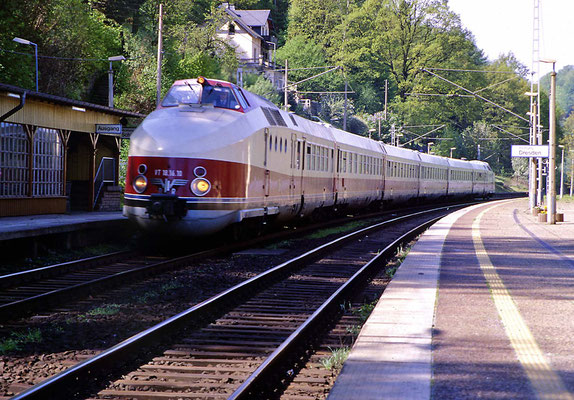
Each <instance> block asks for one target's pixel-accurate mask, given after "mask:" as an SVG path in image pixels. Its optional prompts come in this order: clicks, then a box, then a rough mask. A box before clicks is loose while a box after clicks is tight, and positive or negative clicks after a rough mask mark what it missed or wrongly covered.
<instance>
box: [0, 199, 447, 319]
mask: <svg viewBox="0 0 574 400" xmlns="http://www.w3.org/2000/svg"><path fill="white" fill-rule="evenodd" d="M449 206H452V205H449ZM387 212H388V211H387ZM382 214H384V213H382ZM380 215H381V213H380V212H379V213H372V214H366V215H363V216H361V217H360V218H359V219H367V218H372V217H375V216H380ZM349 222H350V221H349ZM341 223H344V221H343V219H337V220H334V221H330V222H328V223H323V224H320V227H321V228H325V227H329V226H334V225H340V224H341ZM314 229H317V225H316V224H314V225H308V226H306V227H303V228H300V229H298V230H297V232H294V231H293V232H289V233H287V234H286V233H285V232H279V233H275V234H271V235H269V236H266V237H261V238H255V239H251V240H247V241H245V242H241V243H234V244H231V245H226V246H222V247H217V248H213V249H208V250H203V251H200V252H197V253H193V254H188V255H185V256H181V257H178V258H174V259H170V260H165V261H161V262H156V263H153V264H148V265H145V266H139V267H133V268H131V269H129V270H125V271H121V272H116V273H114V274H111V275H108V276H105V277H100V278H96V279H92V280H89V281H85V282H82V283H77V284H75V285H70V286H67V287H65V288H59V289H54V290H51V291H48V292H45V293H41V294H38V295H36V296H32V297H28V298H25V299H20V300H16V301H13V302H11V303H6V304H2V305H0V320H7V319H12V320H13V319H15V318H18V317H22V316H24V315H26V314H29V313H31V312H33V311H38V310H42V309H44V310H45V309H47V308H49V307H51V306H53V305H57V303H58V302H59V301H61V300H62V299H66V298H76V297H77V296H86V295H88V294H91V293H94V292H95V291H96V290H98V289H99V288H102V287H110V286H115V285H118V284H121V283H122V282H125V281H133V280H134V279H136V278H141V277H147V276H151V275H153V274H156V273H160V272H163V271H166V270H169V269H176V268H178V267H179V266H182V265H185V263H187V262H190V261H194V260H196V259H202V258H206V257H211V256H214V255H217V254H220V253H224V252H233V251H238V250H241V249H244V248H248V247H249V246H253V245H257V244H262V243H267V242H270V241H273V240H277V239H284V238H285V236H287V237H289V236H292V235H295V234H297V235H300V234H302V233H304V232H308V231H311V230H314ZM129 254H132V253H130V252H115V253H110V254H106V255H101V256H95V257H91V258H87V259H82V260H76V261H70V262H66V263H61V264H56V265H52V266H47V267H41V268H36V269H33V270H29V271H22V272H17V273H14V274H9V275H5V276H1V277H0V289H9V288H13V287H15V285H17V284H22V283H29V282H33V281H35V280H38V279H44V278H52V277H56V276H58V275H63V274H65V273H68V272H72V271H75V270H79V269H80V268H82V267H84V266H85V265H86V264H87V265H90V264H93V263H102V262H105V261H110V260H114V259H117V258H120V257H122V256H126V255H129Z"/></svg>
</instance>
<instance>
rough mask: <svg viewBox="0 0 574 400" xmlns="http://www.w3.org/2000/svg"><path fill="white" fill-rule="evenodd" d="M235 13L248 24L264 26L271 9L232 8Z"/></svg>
mask: <svg viewBox="0 0 574 400" xmlns="http://www.w3.org/2000/svg"><path fill="white" fill-rule="evenodd" d="M234 12H235V14H237V15H238V16H239V18H241V20H242V21H243V22H245V23H246V24H247V25H249V26H264V25H265V24H266V23H267V20H268V19H269V14H271V10H234Z"/></svg>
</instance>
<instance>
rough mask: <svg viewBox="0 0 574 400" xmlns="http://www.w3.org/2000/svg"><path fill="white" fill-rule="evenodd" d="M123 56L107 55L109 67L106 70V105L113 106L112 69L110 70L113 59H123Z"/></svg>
mask: <svg viewBox="0 0 574 400" xmlns="http://www.w3.org/2000/svg"><path fill="white" fill-rule="evenodd" d="M125 59H126V58H125V57H124V56H113V57H108V61H109V62H110V69H109V71H108V107H110V108H114V71H113V70H112V62H113V61H124V60H125Z"/></svg>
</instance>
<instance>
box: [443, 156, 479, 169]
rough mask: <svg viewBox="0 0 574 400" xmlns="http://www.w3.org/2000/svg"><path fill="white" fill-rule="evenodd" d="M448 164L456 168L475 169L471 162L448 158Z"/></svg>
mask: <svg viewBox="0 0 574 400" xmlns="http://www.w3.org/2000/svg"><path fill="white" fill-rule="evenodd" d="M448 163H449V165H450V166H451V167H454V168H464V169H474V168H473V166H472V164H471V163H470V162H469V161H465V160H458V159H456V158H448Z"/></svg>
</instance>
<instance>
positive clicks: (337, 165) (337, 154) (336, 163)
mask: <svg viewBox="0 0 574 400" xmlns="http://www.w3.org/2000/svg"><path fill="white" fill-rule="evenodd" d="M331 151H333V150H331ZM331 154H332V157H331V158H332V161H333V204H334V205H337V201H338V200H339V183H340V181H339V179H340V178H341V177H340V172H341V148H340V147H339V146H337V145H335V151H334V157H333V153H331Z"/></svg>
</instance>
